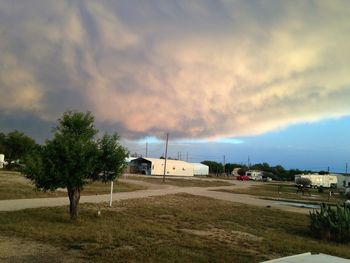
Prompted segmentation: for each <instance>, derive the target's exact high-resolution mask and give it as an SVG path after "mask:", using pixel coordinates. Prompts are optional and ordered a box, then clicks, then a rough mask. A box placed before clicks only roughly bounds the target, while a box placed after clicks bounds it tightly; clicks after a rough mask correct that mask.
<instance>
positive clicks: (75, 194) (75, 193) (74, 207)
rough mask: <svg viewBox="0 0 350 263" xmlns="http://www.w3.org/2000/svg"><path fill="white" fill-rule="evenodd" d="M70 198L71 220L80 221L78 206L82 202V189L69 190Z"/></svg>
mask: <svg viewBox="0 0 350 263" xmlns="http://www.w3.org/2000/svg"><path fill="white" fill-rule="evenodd" d="M67 190H68V196H69V214H70V219H71V220H73V221H76V220H77V219H78V204H79V200H80V188H68V189H67Z"/></svg>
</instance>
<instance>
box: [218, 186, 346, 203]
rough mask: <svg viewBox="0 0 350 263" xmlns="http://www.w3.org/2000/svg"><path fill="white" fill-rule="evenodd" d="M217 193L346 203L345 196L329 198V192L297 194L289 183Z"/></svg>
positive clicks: (223, 190)
mask: <svg viewBox="0 0 350 263" xmlns="http://www.w3.org/2000/svg"><path fill="white" fill-rule="evenodd" d="M217 191H222V192H228V193H237V194H249V195H254V196H260V197H267V198H278V199H286V200H302V201H309V202H316V203H320V202H327V203H337V202H341V203H342V202H344V200H345V198H344V196H343V195H341V194H339V193H336V194H335V195H332V196H331V197H330V198H329V191H328V190H325V192H323V193H319V192H318V191H317V189H310V190H309V191H307V192H305V193H304V195H302V193H300V192H299V193H297V188H296V187H295V186H294V185H292V184H288V183H281V184H277V183H274V184H268V183H266V184H261V185H253V186H251V187H250V188H246V189H232V190H227V189H220V190H217Z"/></svg>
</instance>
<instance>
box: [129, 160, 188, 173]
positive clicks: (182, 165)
mask: <svg viewBox="0 0 350 263" xmlns="http://www.w3.org/2000/svg"><path fill="white" fill-rule="evenodd" d="M164 163H165V160H164V159H156V158H146V157H144V158H141V157H140V158H137V159H135V160H132V161H131V162H130V165H131V166H132V167H134V168H135V171H134V172H136V173H141V174H146V175H163V173H164ZM165 175H174V176H193V166H192V164H190V163H187V162H184V161H179V160H169V159H167V162H166V171H165Z"/></svg>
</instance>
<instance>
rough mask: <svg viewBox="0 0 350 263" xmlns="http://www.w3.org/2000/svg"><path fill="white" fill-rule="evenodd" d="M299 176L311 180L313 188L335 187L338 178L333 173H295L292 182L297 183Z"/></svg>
mask: <svg viewBox="0 0 350 263" xmlns="http://www.w3.org/2000/svg"><path fill="white" fill-rule="evenodd" d="M299 178H307V179H309V180H310V181H311V187H314V188H319V187H323V188H331V187H332V188H336V187H337V183H338V179H337V177H336V176H334V175H329V174H325V175H322V174H297V175H295V177H294V182H295V183H297V181H298V180H299Z"/></svg>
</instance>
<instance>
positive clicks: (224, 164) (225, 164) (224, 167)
mask: <svg viewBox="0 0 350 263" xmlns="http://www.w3.org/2000/svg"><path fill="white" fill-rule="evenodd" d="M225 161H226V160H225V155H224V174H225V165H226V163H225Z"/></svg>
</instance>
